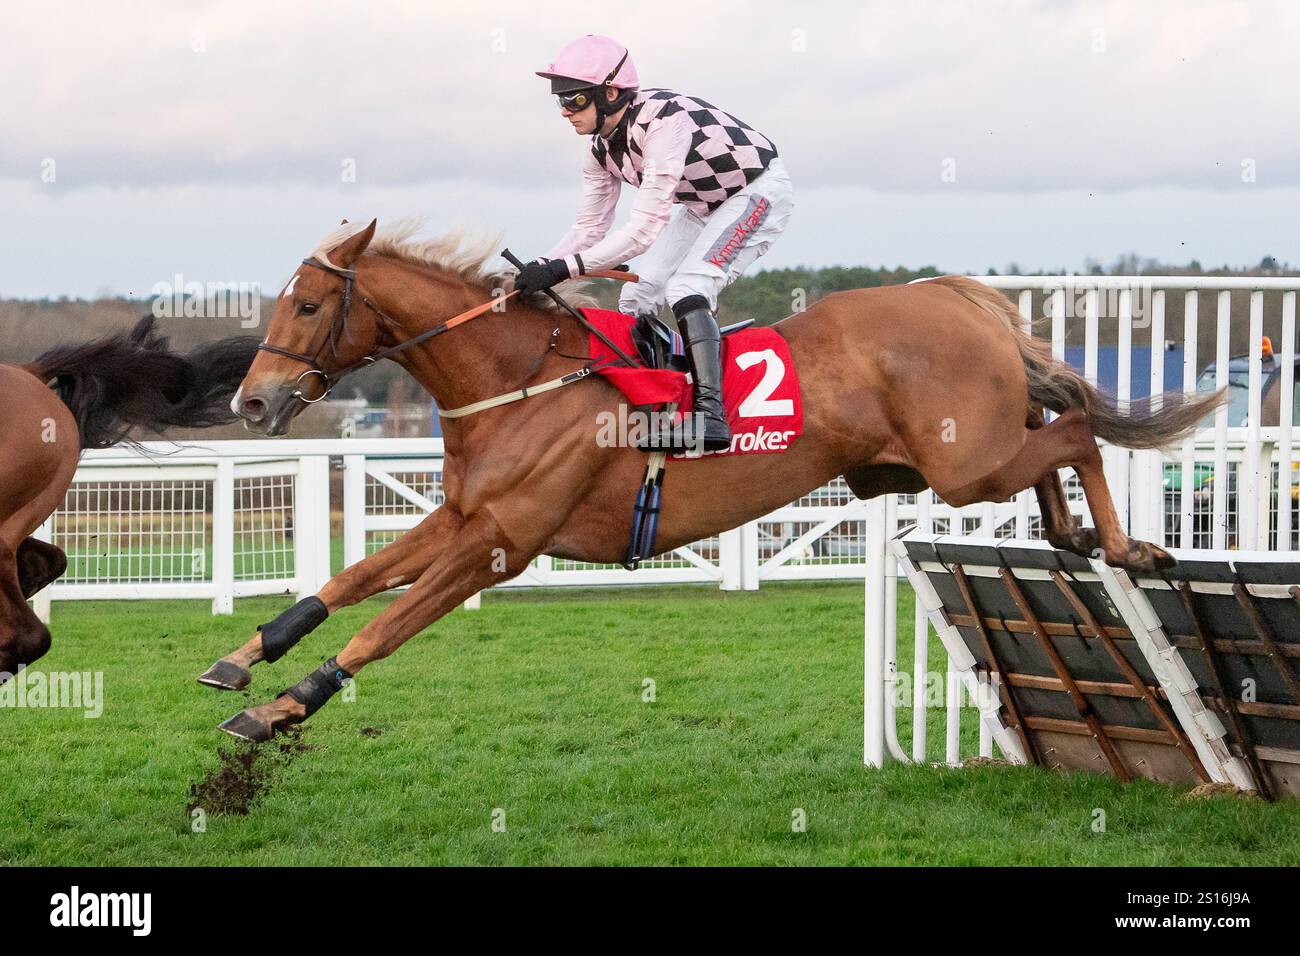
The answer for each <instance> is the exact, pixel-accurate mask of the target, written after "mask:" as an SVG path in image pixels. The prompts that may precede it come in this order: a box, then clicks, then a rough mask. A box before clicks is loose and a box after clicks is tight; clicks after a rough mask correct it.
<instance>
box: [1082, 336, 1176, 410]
mask: <svg viewBox="0 0 1300 956" xmlns="http://www.w3.org/2000/svg"><path fill="white" fill-rule="evenodd" d="M1083 358H1084V349H1083V347H1082V346H1066V349H1065V361H1066V362H1067V363H1069V364H1070V365H1071V366H1073V367H1074V368H1075V369H1077V370H1078V371H1080V372H1082V371H1083ZM1164 359H1165V391H1166V392H1181V391H1182V389H1183V347H1182V346H1181V345H1179V346H1175V347H1173V348H1169V349H1166V350H1165V352H1164ZM1129 368H1130V373H1129V374H1130V381H1129V397H1130V398H1145V397H1146V396H1148V395H1150V394H1151V349H1150V348H1136V349H1134V350H1133V351H1132V352H1131V353H1130V358H1129ZM1199 371H1200V369H1197V372H1199ZM1118 383H1119V348H1118V347H1117V346H1114V345H1101V346H1098V347H1097V387H1098V388H1100V389H1101V390H1102V391H1103V392H1105V393H1106V394H1107V395H1111V396H1114V395H1115V393H1116V386H1117V385H1118Z"/></svg>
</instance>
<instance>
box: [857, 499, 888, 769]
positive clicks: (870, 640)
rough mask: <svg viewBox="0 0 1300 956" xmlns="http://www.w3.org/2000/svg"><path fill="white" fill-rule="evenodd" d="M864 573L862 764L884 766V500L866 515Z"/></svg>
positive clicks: (874, 502) (877, 501) (869, 506)
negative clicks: (864, 624)
mask: <svg viewBox="0 0 1300 956" xmlns="http://www.w3.org/2000/svg"><path fill="white" fill-rule="evenodd" d="M864 518H865V519H866V548H867V571H866V574H865V575H864V579H865V582H864V588H863V604H864V611H865V615H866V628H865V634H864V640H863V664H862V761H863V763H865V764H866V765H867V766H868V767H881V766H884V763H885V693H886V691H887V690H888V687H887V685H886V684H885V499H884V498H883V497H877V498H873V499H872V500H871V501H869V502H868V503H867V508H866V512H865V514H864Z"/></svg>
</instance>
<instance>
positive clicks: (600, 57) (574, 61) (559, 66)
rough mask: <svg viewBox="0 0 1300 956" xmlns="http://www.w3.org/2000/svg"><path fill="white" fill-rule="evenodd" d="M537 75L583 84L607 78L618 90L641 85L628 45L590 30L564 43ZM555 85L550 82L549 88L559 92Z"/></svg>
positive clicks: (605, 80) (596, 84) (593, 84)
mask: <svg viewBox="0 0 1300 956" xmlns="http://www.w3.org/2000/svg"><path fill="white" fill-rule="evenodd" d="M620 61H621V62H622V65H621V66H620V65H619V63H620ZM615 70H617V72H615ZM611 73H613V76H612V77H611V76H610V74H611ZM537 75H538V76H542V77H546V79H548V80H577V81H579V82H580V83H582V84H585V85H586V86H600V85H602V84H604V83H606V82H608V83H609V85H610V86H613V87H615V88H616V89H620V90H634V89H637V88H638V87H639V86H640V85H641V83H640V80H639V79H638V78H637V75H636V66H635V65H633V63H632V58H631V57H630V56H628V53H627V47H625V46H623V44H621V43H619V42H618V41H617V40H614V39H611V38H610V37H602V36H595V35H593V34H590V33H589V34H587V35H586V36H584V37H579V38H578V39H576V40H574V41H573V42H572V43H570V44H569V45H568V46H566V47H565V48H564V49H563V50H561V51H560V55H559V56H557V57H556V58H555V62H554V63H552V64H550V65H549V66H548V67H547V68H546V69H545V70H538V71H537ZM554 86H555V84H554V83H552V87H553V89H552V92H561V91H560V90H556V89H554Z"/></svg>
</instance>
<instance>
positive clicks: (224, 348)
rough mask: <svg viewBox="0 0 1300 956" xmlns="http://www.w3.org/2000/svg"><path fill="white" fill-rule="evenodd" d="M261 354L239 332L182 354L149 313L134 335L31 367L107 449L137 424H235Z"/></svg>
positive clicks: (50, 355) (87, 440)
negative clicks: (239, 394) (233, 404)
mask: <svg viewBox="0 0 1300 956" xmlns="http://www.w3.org/2000/svg"><path fill="white" fill-rule="evenodd" d="M256 351H257V339H255V338H252V337H249V336H236V337H233V338H228V339H221V340H220V341H218V342H212V343H210V344H207V345H200V346H199V347H198V348H196V349H194V350H193V351H192V352H190V353H189V354H188V355H179V354H177V353H175V352H172V351H171V350H169V349H168V347H167V339H166V338H165V337H164V336H162V335H159V334H158V332H157V331H156V330H155V329H154V319H153V317H152V316H145V317H144V318H143V319H141V320H140V321H139V322H137V323H136V325H135V328H133V329H132V330H131V331H130V332H115V333H113V334H112V335H107V336H105V337H103V338H101V339H97V340H95V341H93V342H86V343H84V344H81V345H60V346H58V347H57V348H54V349H51V350H50V351H48V352H46V353H45V354H44V355H42V356H41V357H40V358H38V359H37V360H36V361H35V362H31V363H29V364H28V365H25V366H24V368H26V369H27V371H29V372H31V373H32V374H33V375H35V376H36V377H37V378H39V379H40V380H41V381H43V382H48V383H49V384H50V387H51V388H53V389H54V391H55V392H57V393H58V395H59V398H61V399H62V400H63V403H64V404H65V405H67V406H68V408H69V410H71V412H72V414H73V417H74V418H75V419H76V421H77V428H78V430H79V431H80V433H81V447H82V448H107V447H108V446H110V445H114V444H116V443H117V442H119V441H123V440H125V439H126V438H127V434H128V433H129V432H130V431H131V430H132V429H134V428H143V429H146V430H148V431H153V432H157V431H161V430H163V429H165V428H205V427H207V426H209V425H219V424H222V423H224V422H229V421H233V420H234V417H235V415H234V413H233V412H232V411H231V410H230V399H231V397H232V396H233V395H234V393H235V390H236V389H237V388H238V387H239V383H240V381H241V380H242V379H243V377H244V375H245V373H246V372H247V371H248V367H249V366H250V365H252V363H253V357H254V356H255V354H256Z"/></svg>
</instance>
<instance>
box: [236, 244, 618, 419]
mask: <svg viewBox="0 0 1300 956" xmlns="http://www.w3.org/2000/svg"><path fill="white" fill-rule="evenodd" d="M502 255H503V256H504V257H505V258H506V259H508V260H510V261H511V262H512V263H515V264H517V265H521V263H519V261H518V260H517V259H515V258H514V256H512V255H510V250H508V249H507V250H504V251H503V253H502ZM302 264H303V265H305V266H312V267H313V268H316V269H320V270H321V271H322V272H328V273H330V274H331V275H336V276H338V277H339V278H341V279H342V280H343V301H342V304H341V306H340V308H339V310H338V314H337V315H336V316H335V317H334V320H333V321H331V322H330V324H329V325H327V326H325V327H324V328H322V329H321V331H320V332H318V333H317V338H316V339H315V340H314V341H313V343H312V346H314V347H312V346H309V348H311V351H310V352H294V351H293V350H291V349H286V348H281V347H280V346H278V345H271V344H270V343H268V342H261V343H259V344H258V346H257V347H258V349H259V350H261V351H263V352H270V353H272V354H273V355H282V356H284V357H285V358H288V359H293V360H294V361H295V362H301V363H303V364H304V365H306V366H307V371H305V372H303V373H302V374H301V375H299V376H298V379H297V381H296V382H295V385H296V388H295V390H294V393H293V397H294V398H296V399H298V400H299V401H300V402H302V403H303V404H304V405H315V404H316V403H317V402H319V401H321V400H322V399H324V398H325V396H326V395H328V394H329V393H330V392H331V391H332V390H333V389H334V386H336V385H338V383H339V382H340V381H342V380H343V378H344V376H347V375H351V374H352V373H353V372H355V371H357V370H358V369H362V368H365V367H366V366H368V365H374V364H375V363H376V362H378V361H381V360H382V359H386V358H392V357H393V356H394V355H397V354H398V353H400V352H404V351H406V350H407V349H409V348H412V347H414V346H416V345H419V344H420V343H422V342H427V341H428V340H429V339H431V338H433V337H434V336H436V335H441V334H442V333H443V332H448V331H450V330H451V329H454V328H455V327H456V326H458V325H460V324H462V323H464V322H468V321H469V320H470V319H475V318H478V317H479V316H480V315H483V314H484V313H486V312H490V311H492V310H493V309H495V308H496V307H497V305H498V303H501V302H504V301H505V300H506V299H509V298H511V297H512V296H516V295H518V294H519V293H518V291H516V290H514V289H512V290H511V291H509V292H507V293H506V294H505V295H503V296H500V297H498V298H494V299H491V300H490V301H488V302H484V303H483V304H481V305H476V306H474V307H473V308H470V309H466V310H465V311H464V312H461V313H460V314H458V315H454V316H452V317H451V318H450V319H447V320H446V321H444V322H440V323H438V324H437V325H435V326H434V327H433V328H431V329H426V330H425V331H423V332H421V333H420V334H419V335H415V336H412V337H411V338H409V339H406V340H405V341H403V342H398V343H397V344H396V345H391V346H389V347H388V348H383V349H376V350H375V351H373V352H371V353H370V354H369V355H366V356H363V357H362V358H360V359H358V360H357V361H355V362H353V363H352V364H351V365H347V366H345V367H343V368H341V369H339V370H338V371H336V372H334V373H333V374H330V373H328V372H326V371H325V370H324V369H322V368H321V367H320V366H321V361H320V359H321V353H323V352H324V351H325V347H326V346H327V345H328V346H329V349H330V354H331V355H332V356H334V358H338V341H339V337H340V335H342V334H344V333H346V332H347V330H348V313H349V312H350V311H351V308H352V297H353V296H352V293H353V288H354V287H355V285H356V281H357V272H356V270H355V269H340V268H338V267H337V266H333V265H330V264H329V263H327V262H322V261H321V260H319V259H313V258H307V259H304V260H302ZM624 268H625V267H620V269H618V270H611V271H599V272H592V273H589V274H590V275H591V276H593V277H599V278H606V279H617V280H619V281H622V282H636V281H637V280H638V278H639V277H638V276H637V275H636V274H635V273H631V272H627V271H623V270H624ZM546 292H547V295H549V296H550V297H551V298H552V299H554V300H555V301H556V303H557V304H559V305H561V306H562V307H564V308H565V309H566V310H567V311H568V312H569V313H571V314H572V315H573V316H574V317H575V318H576V319H577V320H578V322H579V323H580V324H581V325H583V326H584V327H585V328H587V329H588V330H590V331H591V332H592V333H594V334H595V335H596V336H598V337H599V338H600V339H601V340H602V341H603V342H605V343H606V345H608V346H609V347H610V348H612V349H613V350H614V352H615V353H616V354H617V356H618V362H617V363H616V364H626V365H632V366H635V365H637V364H639V363H637V362H636V361H635V360H634V359H632V358H631V357H630V356H628V355H627V354H626V353H625V352H623V350H621V349H620V348H619V347H618V346H617V345H615V344H614V343H613V342H611V341H610V340H609V338H608V337H607V336H606V335H605V333H603V332H601V331H600V330H599V329H597V328H596V327H595V326H593V325H592V324H591V323H590V322H588V321H587V319H586V317H585V316H583V315H582V314H581V313H580V312H579V311H578V310H577V309H574V308H573V307H572V306H570V305H568V303H566V302H564V301H563V300H562V299H560V298H559V296H557V295H556V294H555V292H554V291H553V290H550V289H547V290H546ZM361 302H362V303H363V304H364V305H365V307H366V308H368V309H369V310H370V311H371V312H373V313H375V315H377V316H379V318H380V319H382V320H383V321H384V322H386V323H388V324H389V325H390V326H396V325H397V324H398V323H397V322H395V321H394V320H393V319H392V318H391V317H390V316H389V315H388V314H387V313H385V312H384V310H383V309H381V308H379V306H377V305H376V304H375V303H374V302H372V301H370V299H368V298H367V297H366V296H364V295H363V296H362V297H361ZM558 332H559V329H556V330H555V333H552V339H551V341H552V344H551V346H550V348H548V350H547V351H548V352H549V351H551V350H552V349H553V348H554V341H555V335H556V334H557V333H558ZM545 357H546V353H543V355H542V358H545ZM538 364H540V362H539V363H538ZM595 370H596V369H595V367H593V366H588V367H587V368H584V369H582V370H580V371H579V372H576V373H570V374H569V375H567V376H563V384H566V385H567V384H569V382H570V381H576V380H578V379H579V378H583V377H585V376H586V375H588V374H589V373H590V372H592V371H595ZM313 375H315V376H317V377H319V378H320V380H321V383H322V384H323V385H324V386H325V388H324V390H323V391H322V392H321V393H320V394H319V395H318V396H316V397H315V398H308V397H307V396H306V395H304V394H303V392H302V383H303V381H304V380H305V379H307V378H310V377H311V376H313ZM556 381H557V382H559V381H560V379H557V380H556ZM547 384H548V386H549V385H550V384H551V383H547ZM541 390H543V389H540V388H536V387H535V388H532V389H529V388H524V389H521V390H520V391H519V393H514V392H512V393H510V395H511V396H514V395H516V394H518V397H520V398H527V397H528V396H529V395H530V394H536V393H537V392H538V391H541ZM503 397H506V396H498V397H497V399H490V400H488V403H484V402H479V403H475V406H472V407H473V408H474V409H475V410H476V411H477V410H478V406H483V407H484V408H486V407H493V404H495V403H497V401H498V399H500V398H503ZM512 400H513V399H512ZM458 411H459V410H457V409H448V410H445V411H442V412H441V414H443V415H444V416H449V414H450V415H455V414H456V413H457V412H458Z"/></svg>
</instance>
